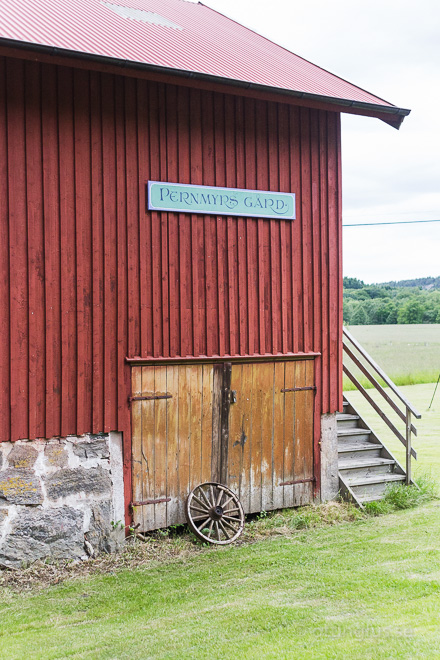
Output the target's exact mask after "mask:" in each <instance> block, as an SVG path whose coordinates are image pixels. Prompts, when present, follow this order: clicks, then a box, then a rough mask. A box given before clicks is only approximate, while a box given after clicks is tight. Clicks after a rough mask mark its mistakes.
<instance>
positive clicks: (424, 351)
mask: <svg viewBox="0 0 440 660" xmlns="http://www.w3.org/2000/svg"><path fill="white" fill-rule="evenodd" d="M348 330H349V331H350V332H351V334H352V335H353V336H354V337H355V338H356V339H357V340H358V341H359V342H360V343H361V344H362V346H363V347H364V348H365V349H366V351H367V352H368V353H369V354H370V355H371V356H372V358H373V359H374V360H375V361H376V362H377V363H378V364H379V366H381V367H382V369H384V371H385V372H386V373H387V374H388V376H390V378H392V380H393V381H394V382H395V383H396V385H416V384H419V383H432V382H435V381H436V380H437V378H438V375H439V373H440V325H438V324H429V325H418V324H414V325H353V326H349V327H348ZM344 361H346V358H345V357H344ZM347 364H348V362H347ZM355 371H356V373H359V372H358V371H357V370H356V369H355ZM360 379H361V382H362V384H363V385H366V384H367V381H366V379H365V377H364V376H362V375H361V376H360ZM344 389H346V390H348V389H353V386H351V384H350V381H349V380H348V378H347V377H346V376H344Z"/></svg>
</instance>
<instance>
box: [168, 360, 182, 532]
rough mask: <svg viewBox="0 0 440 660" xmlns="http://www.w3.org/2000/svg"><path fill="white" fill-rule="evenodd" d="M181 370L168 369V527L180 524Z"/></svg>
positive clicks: (172, 367) (173, 367)
mask: <svg viewBox="0 0 440 660" xmlns="http://www.w3.org/2000/svg"><path fill="white" fill-rule="evenodd" d="M179 369H180V367H179V366H178V365H169V366H168V367H167V391H168V393H169V394H171V399H167V424H168V427H167V440H168V442H167V497H169V498H170V501H169V502H167V525H177V524H178V522H179V508H178V501H179Z"/></svg>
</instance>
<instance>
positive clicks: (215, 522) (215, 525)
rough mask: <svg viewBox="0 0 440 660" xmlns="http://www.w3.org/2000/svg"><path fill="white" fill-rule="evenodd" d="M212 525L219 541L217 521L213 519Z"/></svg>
mask: <svg viewBox="0 0 440 660" xmlns="http://www.w3.org/2000/svg"><path fill="white" fill-rule="evenodd" d="M214 527H215V533H216V536H217V541H220V529H219V526H218V522H217V521H216V520H215V521H214Z"/></svg>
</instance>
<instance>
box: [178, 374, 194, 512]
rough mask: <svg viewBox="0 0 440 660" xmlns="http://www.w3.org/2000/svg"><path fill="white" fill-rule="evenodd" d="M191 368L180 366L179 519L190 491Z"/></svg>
mask: <svg viewBox="0 0 440 660" xmlns="http://www.w3.org/2000/svg"><path fill="white" fill-rule="evenodd" d="M191 370H192V367H191V366H190V365H180V367H179V473H178V474H179V494H178V502H177V508H178V512H179V521H180V522H183V521H184V520H185V512H184V506H185V502H186V498H187V497H188V495H189V492H190V490H191V489H190V477H191V467H190V451H191V402H192V392H191Z"/></svg>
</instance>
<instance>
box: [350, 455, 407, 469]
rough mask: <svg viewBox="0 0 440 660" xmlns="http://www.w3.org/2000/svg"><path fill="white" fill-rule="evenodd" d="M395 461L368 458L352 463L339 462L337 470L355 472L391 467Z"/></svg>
mask: <svg viewBox="0 0 440 660" xmlns="http://www.w3.org/2000/svg"><path fill="white" fill-rule="evenodd" d="M395 463H396V461H395V460H394V459H392V458H369V457H366V458H364V459H361V458H360V459H359V460H356V459H354V460H352V461H339V470H356V469H358V468H369V467H376V466H380V465H393V464H395Z"/></svg>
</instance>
